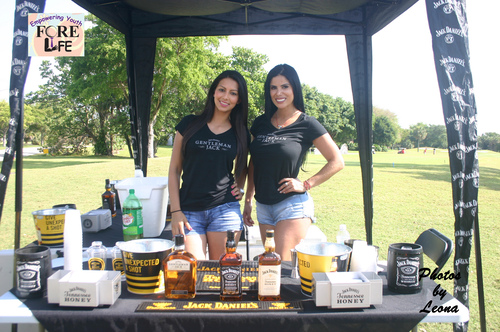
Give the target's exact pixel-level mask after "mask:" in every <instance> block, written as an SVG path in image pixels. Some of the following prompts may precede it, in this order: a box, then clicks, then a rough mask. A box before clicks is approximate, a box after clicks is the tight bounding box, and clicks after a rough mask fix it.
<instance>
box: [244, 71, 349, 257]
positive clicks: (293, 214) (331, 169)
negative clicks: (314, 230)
mask: <svg viewBox="0 0 500 332" xmlns="http://www.w3.org/2000/svg"><path fill="white" fill-rule="evenodd" d="M264 94H265V114H263V115H261V116H259V117H258V118H257V119H255V121H254V123H253V125H252V127H251V129H250V133H251V134H252V137H253V140H252V143H251V144H250V154H251V159H250V163H249V167H248V185H247V193H246V197H245V209H244V212H243V219H244V222H245V224H247V225H248V226H252V225H253V224H254V222H253V220H252V218H251V212H252V198H253V195H254V193H255V200H256V205H257V206H256V210H257V219H258V221H259V228H260V234H261V238H262V241H264V239H265V234H266V230H267V229H274V234H275V243H276V252H278V253H279V254H280V255H281V258H282V259H283V260H290V259H291V254H290V249H292V248H295V246H296V245H297V244H299V242H300V240H302V239H304V238H305V236H306V234H307V230H308V228H309V226H310V225H311V222H312V221H313V220H314V204H313V201H312V198H311V197H310V195H309V193H308V192H307V191H308V190H309V189H311V188H312V187H315V186H318V185H320V184H321V183H323V182H325V181H326V180H328V179H329V178H330V177H332V176H333V175H334V174H335V173H337V172H338V171H340V170H341V169H342V168H344V159H343V158H342V154H341V153H340V150H339V148H338V147H337V145H336V144H335V142H334V141H333V140H332V138H331V137H330V135H329V134H328V132H327V131H326V129H325V128H324V127H323V126H322V125H321V124H320V123H319V122H318V121H317V120H316V119H315V118H313V117H311V116H308V115H307V114H305V110H304V98H303V96H302V88H301V85H300V80H299V77H298V75H297V72H296V71H295V69H293V68H292V67H291V66H289V65H286V64H283V65H278V66H276V67H274V68H273V69H272V70H271V71H270V72H269V74H268V76H267V79H266V83H265V85H264ZM313 145H314V146H315V147H316V148H317V149H318V150H319V151H320V152H321V154H322V155H323V156H324V157H325V159H326V164H325V165H324V166H323V168H322V169H321V170H320V171H319V172H318V173H316V174H314V175H313V176H312V177H310V178H309V179H307V180H305V181H301V180H299V179H298V178H297V176H298V174H299V171H300V169H301V166H302V164H303V162H304V159H305V157H306V154H307V152H308V151H309V149H310V148H311V146H313Z"/></svg>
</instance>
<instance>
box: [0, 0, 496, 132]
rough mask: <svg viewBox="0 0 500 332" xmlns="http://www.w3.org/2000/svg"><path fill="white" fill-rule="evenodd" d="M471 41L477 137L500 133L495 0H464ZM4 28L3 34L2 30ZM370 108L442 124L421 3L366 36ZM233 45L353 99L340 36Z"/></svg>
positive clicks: (2, 96)
mask: <svg viewBox="0 0 500 332" xmlns="http://www.w3.org/2000/svg"><path fill="white" fill-rule="evenodd" d="M466 3H467V20H468V23H469V46H470V63H471V70H472V79H473V83H474V93H475V98H476V105H477V113H478V124H477V128H478V134H479V135H481V134H484V133H487V132H496V133H500V128H499V123H500V106H499V104H498V103H497V102H496V97H497V93H498V91H497V90H498V88H497V87H498V86H499V84H498V83H495V79H496V78H498V77H500V66H499V65H498V64H497V61H498V51H499V50H500V46H498V36H497V35H496V33H495V32H496V29H495V26H496V24H495V22H496V20H497V19H498V17H495V15H498V13H500V1H498V0H481V1H474V0H468V1H467V2H466ZM14 7H15V0H2V1H1V4H0V28H1V30H2V31H3V32H4V33H2V34H0V45H7V46H8V47H6V49H4V50H3V51H2V52H1V54H0V100H5V101H7V102H8V91H9V85H10V68H11V66H10V63H11V61H12V53H11V50H12V33H11V32H12V31H13V20H14ZM45 12H46V13H82V12H84V10H83V9H81V8H80V7H79V6H77V5H76V4H75V3H73V2H72V1H70V0H46V5H45ZM7 32H9V33H7ZM372 45H373V106H374V107H377V108H381V109H385V110H389V111H390V112H392V113H394V114H396V116H397V118H398V122H399V125H400V126H401V127H402V128H409V127H410V126H411V125H415V124H417V123H420V122H422V123H424V124H429V125H444V118H443V111H442V105H441V97H440V94H439V87H438V83H437V76H436V70H435V66H434V56H433V52H432V41H431V32H430V30H429V26H428V22H427V12H426V8H425V0H419V1H418V2H417V3H416V4H415V5H413V6H412V7H411V8H410V9H409V10H407V11H406V12H405V13H403V14H402V15H401V16H399V17H398V18H397V19H395V20H394V21H393V22H391V23H390V24H389V25H388V26H387V27H385V28H384V29H382V30H381V31H379V32H378V33H377V34H375V35H374V36H373V37H372ZM231 46H243V47H246V48H251V49H253V50H254V51H255V52H257V53H261V54H266V55H267V56H268V57H269V60H270V61H269V63H267V64H266V65H265V66H264V67H265V69H266V70H270V69H271V68H273V67H274V66H275V65H277V64H281V63H287V64H289V65H291V66H293V67H294V68H295V69H296V70H297V72H298V74H299V77H300V79H301V81H302V83H305V84H308V85H309V86H313V87H316V88H317V89H318V90H319V91H320V92H323V93H326V94H329V95H331V96H333V97H335V98H336V97H340V98H342V99H344V100H347V101H350V102H352V92H351V83H350V77H349V67H348V61H347V53H346V47H345V39H344V37H343V36H297V35H293V36H290V35H276V36H231V37H230V38H229V40H228V42H224V43H223V44H222V45H221V48H220V51H221V52H223V53H226V54H229V53H230V50H231ZM46 59H50V58H44V57H38V58H37V57H33V58H32V59H31V65H30V70H29V72H28V78H27V81H26V85H25V93H28V92H31V91H36V90H37V89H38V86H39V85H40V84H42V83H43V80H42V79H41V78H40V75H39V72H38V68H39V66H40V64H41V61H42V60H46Z"/></svg>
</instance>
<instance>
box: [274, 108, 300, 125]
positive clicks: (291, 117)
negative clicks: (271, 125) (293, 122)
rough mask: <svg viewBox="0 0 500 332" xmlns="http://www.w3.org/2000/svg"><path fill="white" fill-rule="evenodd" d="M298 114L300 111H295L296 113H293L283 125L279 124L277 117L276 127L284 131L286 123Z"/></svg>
mask: <svg viewBox="0 0 500 332" xmlns="http://www.w3.org/2000/svg"><path fill="white" fill-rule="evenodd" d="M297 112H299V111H295V112H293V114H292V115H291V116H290V117H289V118H288V119H286V120H285V122H283V124H282V125H280V124H279V123H278V116H277V115H276V118H274V119H275V120H276V126H277V127H278V129H282V128H284V127H285V125H286V123H287V122H288V120H290V119H291V118H293V117H294V116H295V114H297Z"/></svg>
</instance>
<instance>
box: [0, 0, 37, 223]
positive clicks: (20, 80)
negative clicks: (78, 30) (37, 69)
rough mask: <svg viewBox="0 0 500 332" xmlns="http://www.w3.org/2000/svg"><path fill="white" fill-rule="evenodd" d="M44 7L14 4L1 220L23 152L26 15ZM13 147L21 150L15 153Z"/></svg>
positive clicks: (29, 0) (31, 0)
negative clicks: (14, 169)
mask: <svg viewBox="0 0 500 332" xmlns="http://www.w3.org/2000/svg"><path fill="white" fill-rule="evenodd" d="M44 8H45V0H17V1H16V8H15V13H14V35H13V39H14V40H13V43H12V62H11V73H10V90H9V104H10V121H9V129H8V132H7V146H6V147H5V154H4V158H3V163H2V171H1V173H0V219H1V217H2V211H3V205H4V202H5V193H6V190H7V181H8V180H9V175H10V171H11V169H12V164H13V162H14V156H15V153H16V151H22V144H23V135H22V133H23V118H24V117H23V112H24V84H25V83H26V76H27V75H28V69H29V65H30V57H29V56H28V15H29V14H31V13H43V10H44ZM16 146H18V147H21V148H19V149H17V150H16ZM21 171H22V170H21ZM16 205H17V203H16Z"/></svg>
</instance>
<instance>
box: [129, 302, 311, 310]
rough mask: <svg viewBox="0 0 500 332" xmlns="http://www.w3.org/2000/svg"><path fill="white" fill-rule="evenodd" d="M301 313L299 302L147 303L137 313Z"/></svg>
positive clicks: (142, 304)
mask: <svg viewBox="0 0 500 332" xmlns="http://www.w3.org/2000/svg"><path fill="white" fill-rule="evenodd" d="M172 310H177V311H179V310H180V311H231V312H236V311H266V310H274V311H284V310H287V311H290V310H291V311H301V310H302V304H301V302H300V301H292V302H285V301H265V302H264V301H237V302H222V301H199V300H198V301H148V302H143V303H141V304H140V305H139V306H138V307H137V309H136V311H137V312H153V311H172Z"/></svg>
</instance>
